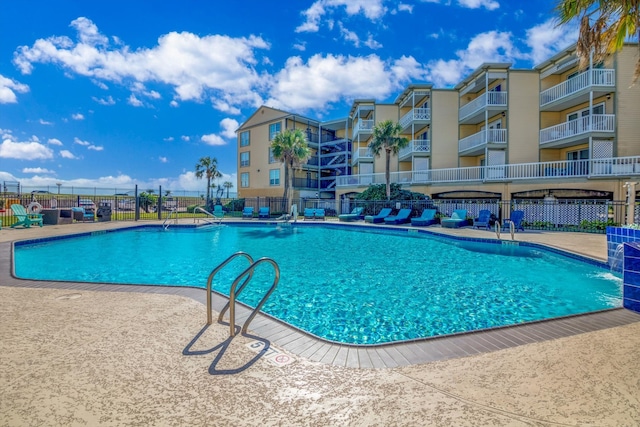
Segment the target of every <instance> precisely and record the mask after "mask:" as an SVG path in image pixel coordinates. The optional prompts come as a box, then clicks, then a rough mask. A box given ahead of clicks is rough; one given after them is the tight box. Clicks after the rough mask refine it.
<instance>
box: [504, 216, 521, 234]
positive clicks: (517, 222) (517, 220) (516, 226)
mask: <svg viewBox="0 0 640 427" xmlns="http://www.w3.org/2000/svg"><path fill="white" fill-rule="evenodd" d="M523 220H524V211H513V212H511V217H510V218H507V219H505V220H504V222H503V223H502V229H503V230H506V231H509V229H510V225H509V223H510V222H513V230H514V231H518V230H522V231H524V226H523V225H522V221H523Z"/></svg>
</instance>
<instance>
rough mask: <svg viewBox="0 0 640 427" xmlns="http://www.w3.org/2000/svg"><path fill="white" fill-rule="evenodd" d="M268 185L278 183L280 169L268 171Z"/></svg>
mask: <svg viewBox="0 0 640 427" xmlns="http://www.w3.org/2000/svg"><path fill="white" fill-rule="evenodd" d="M269 185H280V169H271V170H270V171H269Z"/></svg>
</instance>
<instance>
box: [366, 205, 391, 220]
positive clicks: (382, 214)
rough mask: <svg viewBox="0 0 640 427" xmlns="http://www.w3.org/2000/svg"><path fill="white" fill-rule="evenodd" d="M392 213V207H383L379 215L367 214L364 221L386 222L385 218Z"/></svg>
mask: <svg viewBox="0 0 640 427" xmlns="http://www.w3.org/2000/svg"><path fill="white" fill-rule="evenodd" d="M389 214H391V208H383V209H381V210H380V212H378V214H377V215H367V216H365V217H364V222H370V223H372V224H377V223H379V222H384V219H385V218H386V217H388V216H389Z"/></svg>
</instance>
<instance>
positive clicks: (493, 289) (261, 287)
mask: <svg viewBox="0 0 640 427" xmlns="http://www.w3.org/2000/svg"><path fill="white" fill-rule="evenodd" d="M411 231H412V232H407V231H406V230H401V229H394V230H386V229H384V228H382V227H376V228H375V229H374V230H373V231H372V230H370V229H364V228H362V227H353V226H348V227H339V226H329V225H314V226H302V225H301V226H298V227H292V228H283V229H280V228H276V227H275V226H273V225H262V226H255V225H251V226H223V227H215V228H206V229H203V228H197V229H194V228H188V229H187V228H170V229H169V230H168V231H159V229H158V228H157V227H137V228H133V229H129V230H124V231H117V232H100V233H94V235H87V236H82V237H76V238H65V239H55V240H45V241H38V242H34V243H28V242H27V243H17V244H16V245H15V251H14V262H15V265H14V269H15V273H16V275H17V276H18V277H20V278H25V279H39V280H68V281H80V282H99V283H103V282H107V283H130V284H163V285H171V286H195V287H205V285H206V278H207V276H208V274H209V273H210V272H211V270H212V269H213V268H214V267H216V266H217V265H218V264H219V263H220V262H222V261H223V260H224V259H226V258H227V257H228V256H229V255H231V254H232V253H235V252H237V251H245V252H248V253H250V254H251V255H252V256H253V257H254V259H257V258H259V257H262V256H269V257H271V258H273V259H274V260H275V261H276V262H277V263H278V264H279V265H280V269H281V280H280V284H279V285H278V288H277V289H276V292H275V293H274V294H273V295H272V296H271V298H270V299H269V300H268V301H267V303H266V304H265V306H264V307H263V311H265V312H267V313H269V314H270V315H272V316H274V317H277V318H279V319H281V320H283V321H285V322H287V323H289V324H291V325H293V326H295V327H298V328H300V329H303V330H305V331H307V332H309V333H311V334H313V335H316V336H318V337H321V338H324V339H328V340H331V341H337V342H344V343H352V344H379V343H387V342H394V341H404V340H411V339H418V338H423V337H431V336H438V335H446V334H452V333H458V332H465V331H472V330H478V329H486V328H492V327H497V326H505V325H512V324H519V323H523V322H530V321H535V320H541V319H548V318H554V317H560V316H566V315H572V314H580V313H586V312H591V311H597V310H602V309H608V308H613V307H619V306H621V281H620V280H619V279H618V278H617V277H615V276H614V275H612V274H610V273H609V272H608V270H606V269H604V268H602V266H599V265H596V263H589V262H584V261H581V260H579V259H576V258H573V257H568V256H563V255H561V254H559V253H554V252H551V251H547V250H543V249H542V248H541V247H539V246H536V245H524V244H521V245H514V244H496V243H486V242H477V241H471V240H460V239H458V240H452V239H450V238H445V237H438V236H434V235H432V234H429V233H422V232H420V233H417V232H416V231H417V230H411ZM246 267H247V263H246V261H244V260H241V259H239V260H238V261H237V262H235V261H234V263H232V264H231V265H230V266H228V268H225V269H223V270H222V271H221V272H220V273H219V275H218V276H216V279H215V281H214V289H216V290H217V291H219V292H221V293H227V294H228V290H229V287H230V285H231V283H232V282H233V280H234V279H235V277H236V276H237V274H238V273H240V272H241V271H242V270H244V269H245V268H246ZM272 274H273V273H272V271H271V270H269V269H268V268H266V266H265V268H264V269H258V271H257V273H256V276H255V279H254V280H253V281H252V282H251V284H250V285H249V286H248V287H247V289H246V290H245V291H244V292H243V294H242V295H241V298H240V301H243V302H245V303H246V304H249V305H255V304H256V303H257V302H258V300H259V299H260V298H261V297H262V295H263V294H264V292H265V291H266V289H267V288H268V287H269V286H270V285H271V283H272V280H273V276H272Z"/></svg>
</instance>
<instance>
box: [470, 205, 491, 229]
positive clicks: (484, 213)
mask: <svg viewBox="0 0 640 427" xmlns="http://www.w3.org/2000/svg"><path fill="white" fill-rule="evenodd" d="M490 219H491V211H490V210H488V209H482V210H481V211H480V212H479V213H478V218H476V219H474V220H473V228H478V229H480V227H483V228H486V229H487V230H489V228H490V227H489V220H490Z"/></svg>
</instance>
